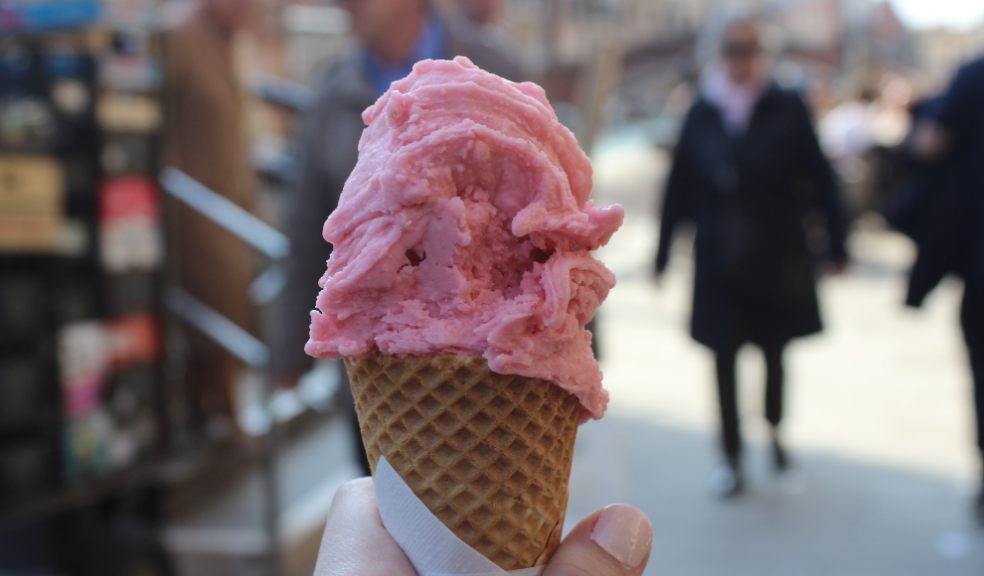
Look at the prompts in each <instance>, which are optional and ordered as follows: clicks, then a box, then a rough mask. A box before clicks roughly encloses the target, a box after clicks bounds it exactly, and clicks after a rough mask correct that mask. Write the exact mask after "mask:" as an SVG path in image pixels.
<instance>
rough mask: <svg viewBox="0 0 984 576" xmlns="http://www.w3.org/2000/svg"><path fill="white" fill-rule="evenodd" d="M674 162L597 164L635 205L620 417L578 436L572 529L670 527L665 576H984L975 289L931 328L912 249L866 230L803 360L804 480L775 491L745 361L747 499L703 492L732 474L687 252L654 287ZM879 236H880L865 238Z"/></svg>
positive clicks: (614, 306)
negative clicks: (722, 451)
mask: <svg viewBox="0 0 984 576" xmlns="http://www.w3.org/2000/svg"><path fill="white" fill-rule="evenodd" d="M662 165H663V162H662V160H661V158H659V157H653V156H652V153H650V152H646V151H643V150H641V149H640V148H638V147H634V148H622V149H615V150H608V151H607V153H605V152H603V153H602V154H600V155H599V156H598V159H597V160H596V166H597V167H598V190H599V196H600V197H601V198H602V199H604V200H605V201H611V200H612V199H616V200H618V201H620V202H623V203H624V204H626V206H627V208H628V209H629V210H628V212H629V217H628V219H627V222H626V226H625V229H624V230H623V231H622V232H620V233H619V234H618V235H617V237H616V239H615V240H614V241H613V243H612V244H611V245H610V246H609V247H608V248H607V249H606V250H605V253H604V258H605V260H606V261H607V262H608V263H609V265H610V267H612V269H613V270H615V271H616V273H617V274H618V276H619V281H620V283H619V286H618V287H617V288H616V289H615V291H614V292H613V293H612V295H611V296H610V298H609V300H608V302H607V304H606V305H605V307H604V310H603V316H602V318H601V327H600V328H601V338H602V348H603V369H604V371H605V382H606V385H607V386H608V388H609V390H610V391H611V394H612V404H611V408H610V410H609V413H608V416H607V417H606V418H605V419H604V420H603V421H601V422H594V423H590V424H588V425H586V426H584V427H583V428H582V430H581V433H580V438H579V445H578V450H577V454H576V458H575V466H574V468H575V470H574V475H573V481H572V485H573V488H572V500H571V512H570V517H571V518H570V519H571V520H573V519H574V518H577V517H580V516H581V515H583V514H586V513H587V512H589V511H590V510H592V509H593V508H595V507H597V506H599V505H603V504H606V503H609V502H615V501H627V502H631V503H634V504H636V505H639V506H641V507H642V508H643V509H644V510H646V512H647V513H649V515H650V516H651V518H652V519H653V523H654V525H655V530H656V537H655V540H656V542H655V551H654V554H653V560H652V562H651V567H650V570H649V571H648V572H647V574H652V575H657V574H660V575H663V574H672V575H681V576H701V575H708V576H710V575H715V576H718V575H721V574H729V575H749V576H751V575H772V574H775V575H811V576H812V575H838V576H868V575H913V576H915V575H930V574H932V575H951V574H952V575H979V574H982V573H984V532H981V531H977V530H975V529H974V528H973V524H972V522H971V520H970V518H969V515H968V510H967V505H968V503H969V499H970V498H971V494H972V488H973V484H972V482H971V479H972V478H973V477H974V476H975V475H976V463H975V461H974V459H973V451H972V438H973V436H972V432H971V423H972V421H971V415H972V414H971V404H970V382H969V375H968V374H967V373H966V372H965V370H966V369H965V367H964V358H963V348H962V343H961V340H960V334H959V331H958V330H957V327H956V310H957V304H958V301H959V287H958V286H952V285H951V286H946V287H945V288H944V289H943V290H941V291H940V292H939V293H937V294H936V295H935V296H934V297H933V299H932V300H931V301H930V303H929V305H928V307H927V309H926V310H924V311H921V312H911V311H907V310H905V309H903V308H902V307H901V306H900V305H899V302H901V299H902V294H903V283H904V279H903V277H902V276H901V271H902V270H903V269H904V267H905V265H906V264H907V262H908V261H909V259H910V258H911V253H910V250H911V248H910V247H909V246H908V244H907V243H906V242H905V241H903V240H902V239H900V238H898V237H895V236H892V235H889V234H887V233H884V232H881V231H878V230H876V229H871V227H870V226H868V227H864V226H862V229H863V230H862V232H861V233H859V234H858V235H857V236H856V237H855V239H854V242H853V249H854V252H855V255H856V256H857V258H858V263H857V265H856V266H855V267H854V268H853V269H852V271H851V272H850V273H849V274H847V275H845V276H843V277H838V278H833V279H828V280H827V281H826V282H825V284H824V286H823V293H822V296H823V303H824V311H825V317H826V321H827V325H828V330H827V332H826V333H825V334H824V335H822V336H820V337H816V338H813V339H810V340H805V341H802V343H800V344H797V345H796V346H795V347H794V348H793V349H792V350H791V353H790V354H789V358H788V361H789V388H788V390H789V395H788V411H787V414H788V420H787V425H786V433H787V437H788V443H789V445H790V447H791V448H792V450H793V457H794V464H795V472H793V473H791V474H789V475H787V476H785V477H783V478H776V477H774V476H773V475H772V474H771V472H770V469H769V466H768V454H767V453H766V451H765V450H764V449H763V444H762V441H763V440H764V439H765V437H766V429H765V425H764V423H763V420H762V416H761V415H762V411H763V409H762V406H761V404H762V396H763V395H762V380H763V377H762V369H761V366H760V360H759V358H758V357H757V355H756V354H755V351H754V350H749V351H748V352H747V355H746V356H745V357H743V358H742V365H741V367H740V374H741V402H742V415H743V417H744V430H745V433H746V440H747V442H748V444H749V448H750V450H749V455H748V456H749V457H748V462H747V465H748V468H749V470H748V472H749V490H748V494H747V496H746V497H745V498H743V499H741V500H739V501H735V502H728V503H719V502H716V501H714V500H712V499H711V498H710V497H709V495H708V494H707V491H706V488H705V478H706V476H707V473H708V471H709V470H711V468H712V467H713V466H714V464H715V462H716V460H715V458H716V443H715V442H716V435H715V428H716V423H715V422H716V418H715V398H714V395H713V389H712V374H711V366H710V359H709V357H708V356H707V354H706V353H705V352H704V350H702V349H701V348H700V347H698V346H696V345H695V344H693V343H692V342H691V341H690V340H689V338H688V337H687V334H686V322H687V315H688V313H689V302H688V299H689V282H690V262H689V245H688V244H687V242H686V241H684V242H681V243H680V246H679V250H678V251H677V253H676V254H675V258H676V260H675V262H674V264H673V266H672V270H671V272H670V274H669V275H668V277H667V278H666V279H665V282H664V284H663V285H662V286H660V287H659V288H657V287H656V286H655V285H654V284H653V283H652V282H651V281H650V280H649V278H648V270H649V262H650V258H651V254H652V250H653V243H654V231H655V224H654V222H653V218H652V214H653V209H652V197H653V192H652V191H653V190H654V188H655V186H656V181H657V180H658V174H659V171H660V170H659V168H660V167H661V166H662ZM866 228H867V229H866Z"/></svg>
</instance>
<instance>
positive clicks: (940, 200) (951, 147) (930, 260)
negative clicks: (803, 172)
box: [907, 58, 984, 525]
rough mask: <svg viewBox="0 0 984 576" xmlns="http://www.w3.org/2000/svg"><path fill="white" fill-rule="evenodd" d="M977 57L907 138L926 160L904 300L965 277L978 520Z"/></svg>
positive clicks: (981, 501)
mask: <svg viewBox="0 0 984 576" xmlns="http://www.w3.org/2000/svg"><path fill="white" fill-rule="evenodd" d="M982 102H984V58H980V59H978V60H976V61H974V62H972V63H970V64H967V65H966V66H964V67H963V68H961V69H960V71H959V72H957V75H956V77H955V78H954V80H953V82H952V84H951V85H950V87H949V89H948V90H947V92H946V94H945V95H944V96H943V97H942V99H941V100H940V101H939V102H938V109H937V110H936V112H935V114H933V115H932V117H933V120H931V121H929V122H924V123H922V124H920V125H919V127H918V128H917V129H916V131H915V135H914V138H913V145H914V148H915V151H916V153H917V154H918V155H919V156H920V157H921V158H923V159H924V160H925V161H927V162H930V163H931V172H930V174H931V175H932V176H931V178H930V179H928V180H927V181H926V182H925V186H926V190H925V191H924V195H925V196H927V197H928V200H925V201H924V202H925V204H923V206H924V207H925V210H924V211H923V214H924V217H925V220H924V221H923V223H922V224H921V227H917V228H916V230H917V231H920V232H921V236H917V240H918V243H919V255H918V257H917V259H916V264H915V266H914V268H913V272H912V275H911V277H910V284H909V294H908V296H907V303H908V304H909V305H912V306H918V305H919V304H921V303H922V301H923V299H924V298H925V297H926V296H927V295H928V293H929V292H930V291H931V290H932V289H933V287H934V286H936V285H937V284H938V283H939V282H940V281H941V280H942V279H943V277H944V276H945V275H947V274H949V273H955V274H957V275H959V276H962V277H963V279H964V296H963V303H962V305H961V312H960V321H961V326H962V328H963V333H964V338H965V340H966V343H967V349H968V355H969V358H970V367H971V372H972V374H973V379H974V398H975V407H976V416H977V445H978V449H979V450H980V456H981V463H982V470H981V490H980V493H979V494H978V497H977V501H976V503H975V507H974V509H975V512H976V515H977V518H978V520H979V521H980V522H981V523H982V525H984V161H982V158H984V107H982V106H981V103H982Z"/></svg>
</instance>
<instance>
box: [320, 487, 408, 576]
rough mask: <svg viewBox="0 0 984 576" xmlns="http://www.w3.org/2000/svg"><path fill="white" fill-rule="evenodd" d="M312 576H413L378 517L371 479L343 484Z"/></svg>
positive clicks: (326, 528)
mask: <svg viewBox="0 0 984 576" xmlns="http://www.w3.org/2000/svg"><path fill="white" fill-rule="evenodd" d="M314 574H315V576H414V575H416V572H414V570H413V566H411V565H410V562H409V561H408V560H407V558H406V556H404V555H403V551H402V550H400V547H399V546H398V545H397V544H396V542H395V541H393V538H392V537H390V535H389V532H387V531H386V528H385V527H384V526H383V521H382V520H381V519H380V518H379V509H378V508H377V506H376V493H375V492H374V491H373V487H372V479H371V478H360V479H358V480H352V481H350V482H347V483H345V484H344V485H342V487H341V488H339V489H338V492H336V493H335V498H334V499H333V500H332V502H331V510H329V512H328V522H327V524H326V525H325V534H324V537H323V538H322V540H321V550H320V551H319V552H318V565H317V567H315V569H314Z"/></svg>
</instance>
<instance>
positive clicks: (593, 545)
mask: <svg viewBox="0 0 984 576" xmlns="http://www.w3.org/2000/svg"><path fill="white" fill-rule="evenodd" d="M652 544H653V527H652V524H650V523H649V519H648V518H646V515H645V514H643V513H642V512H640V511H639V510H637V509H636V508H633V507H632V506H626V505H624V504H616V505H614V506H609V507H608V508H605V509H604V510H599V511H597V512H595V513H594V514H592V515H590V516H588V517H587V518H585V519H584V520H582V521H581V523H580V524H578V525H577V527H575V528H574V530H572V531H571V533H570V534H568V535H567V538H565V539H564V541H563V542H562V543H561V544H560V547H559V548H558V549H557V552H556V553H555V554H554V556H553V558H552V559H551V560H550V563H549V564H548V565H547V570H546V571H545V572H544V574H543V576H640V575H641V574H642V571H643V570H645V568H646V563H647V562H648V561H649V552H650V549H651V548H652Z"/></svg>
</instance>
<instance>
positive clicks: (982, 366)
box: [960, 284, 984, 456]
mask: <svg viewBox="0 0 984 576" xmlns="http://www.w3.org/2000/svg"><path fill="white" fill-rule="evenodd" d="M960 324H961V325H962V327H963V333H964V338H965V339H966V341H967V351H968V353H969V356H970V369H971V372H972V373H973V377H974V407H975V408H976V414H977V446H978V447H979V448H980V450H981V455H982V456H984V286H974V285H972V284H967V287H966V288H965V289H964V297H963V304H962V306H961V307H960Z"/></svg>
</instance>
